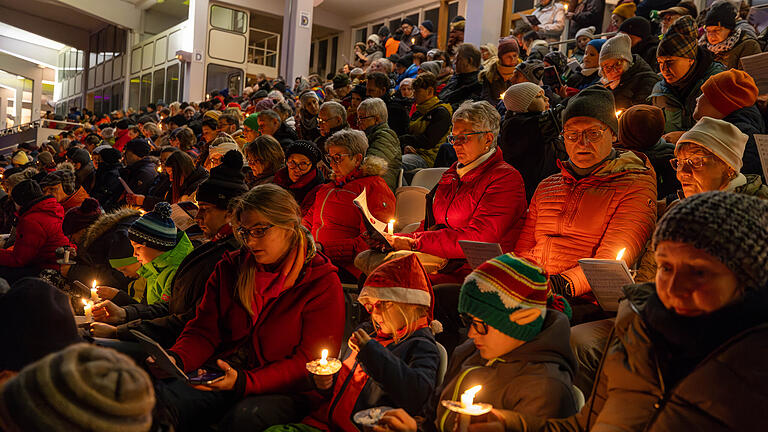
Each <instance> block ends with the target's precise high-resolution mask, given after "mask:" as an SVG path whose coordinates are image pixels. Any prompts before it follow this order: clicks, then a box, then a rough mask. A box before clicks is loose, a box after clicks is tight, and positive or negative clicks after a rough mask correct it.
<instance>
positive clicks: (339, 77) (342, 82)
mask: <svg viewBox="0 0 768 432" xmlns="http://www.w3.org/2000/svg"><path fill="white" fill-rule="evenodd" d="M350 82H351V81H350V80H349V77H348V76H347V75H346V74H336V76H335V77H333V89H334V90H338V89H340V88H342V87H346V86H348V85H349V83H350Z"/></svg>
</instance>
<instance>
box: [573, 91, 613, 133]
mask: <svg viewBox="0 0 768 432" xmlns="http://www.w3.org/2000/svg"><path fill="white" fill-rule="evenodd" d="M573 117H592V118H594V119H597V120H600V121H601V122H603V123H605V124H606V125H607V126H608V127H609V128H611V129H612V130H613V133H615V134H616V135H618V134H619V120H618V119H617V118H616V111H615V107H614V100H613V93H611V91H610V90H608V89H607V88H605V87H603V86H601V85H599V84H597V85H593V86H591V87H587V88H585V89H584V90H582V91H580V92H578V93H577V94H576V95H575V96H573V97H571V99H570V100H569V101H568V105H566V107H565V109H564V110H563V125H565V123H566V122H567V121H568V119H570V118H573Z"/></svg>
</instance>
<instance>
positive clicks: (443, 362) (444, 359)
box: [435, 342, 584, 405]
mask: <svg viewBox="0 0 768 432" xmlns="http://www.w3.org/2000/svg"><path fill="white" fill-rule="evenodd" d="M435 344H436V345H437V352H438V354H440V366H439V367H438V369H437V383H436V385H435V388H439V387H440V386H441V385H443V379H445V372H446V371H447V370H448V351H446V350H445V347H444V346H442V345H441V344H440V342H435ZM582 399H584V397H583V396H582ZM582 405H583V404H582Z"/></svg>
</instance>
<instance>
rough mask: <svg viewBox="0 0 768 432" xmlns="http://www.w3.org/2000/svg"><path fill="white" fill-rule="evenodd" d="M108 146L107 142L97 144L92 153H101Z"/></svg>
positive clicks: (109, 146)
mask: <svg viewBox="0 0 768 432" xmlns="http://www.w3.org/2000/svg"><path fill="white" fill-rule="evenodd" d="M108 148H112V146H111V145H109V144H102V145H100V146H98V147H96V148H94V149H93V154H95V155H97V154H99V153H101V151H102V150H104V149H108ZM38 159H40V158H39V157H38Z"/></svg>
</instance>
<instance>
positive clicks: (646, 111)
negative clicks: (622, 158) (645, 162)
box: [619, 105, 665, 151]
mask: <svg viewBox="0 0 768 432" xmlns="http://www.w3.org/2000/svg"><path fill="white" fill-rule="evenodd" d="M664 124H665V120H664V111H662V109H661V108H659V107H656V106H653V105H634V106H631V107H629V108H627V109H626V110H625V111H624V113H623V114H621V116H620V117H619V142H620V144H619V147H621V148H625V149H629V150H639V151H645V150H647V149H648V148H650V147H652V146H653V145H655V144H656V143H657V142H659V139H660V138H661V136H662V135H664Z"/></svg>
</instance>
